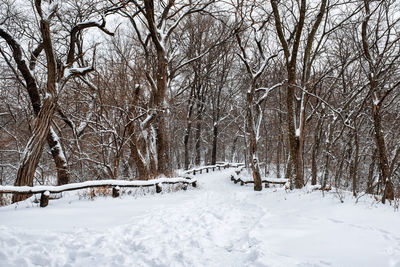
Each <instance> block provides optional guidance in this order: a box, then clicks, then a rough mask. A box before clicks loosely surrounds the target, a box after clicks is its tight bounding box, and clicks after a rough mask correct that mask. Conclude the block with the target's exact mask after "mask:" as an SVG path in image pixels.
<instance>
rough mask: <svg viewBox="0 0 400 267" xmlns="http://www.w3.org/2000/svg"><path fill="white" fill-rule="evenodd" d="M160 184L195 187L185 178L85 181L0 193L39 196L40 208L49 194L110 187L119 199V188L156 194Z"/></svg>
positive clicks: (3, 188) (6, 189) (14, 188)
mask: <svg viewBox="0 0 400 267" xmlns="http://www.w3.org/2000/svg"><path fill="white" fill-rule="evenodd" d="M162 184H183V185H184V187H183V189H184V190H186V189H187V185H188V184H191V185H192V186H193V187H196V186H197V180H196V179H192V178H190V177H186V178H159V179H153V180H148V181H122V180H99V181H87V182H82V183H72V184H66V185H59V186H44V185H40V186H7V185H6V186H0V193H6V194H7V193H8V194H39V193H40V194H41V197H40V207H42V208H43V207H46V206H47V205H48V204H49V196H50V194H55V193H61V192H65V191H73V190H79V189H86V188H93V187H106V186H111V187H112V196H113V197H114V198H115V197H119V189H120V187H150V186H155V187H156V192H157V193H161V191H162V187H161V185H162Z"/></svg>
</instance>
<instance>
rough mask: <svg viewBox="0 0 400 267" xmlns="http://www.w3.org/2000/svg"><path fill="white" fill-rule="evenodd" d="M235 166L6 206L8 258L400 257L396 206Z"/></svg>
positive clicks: (352, 262) (357, 260)
mask: <svg viewBox="0 0 400 267" xmlns="http://www.w3.org/2000/svg"><path fill="white" fill-rule="evenodd" d="M231 172H232V170H225V171H220V172H215V173H211V174H203V175H199V176H198V179H199V187H198V188H196V189H189V190H188V191H179V192H174V193H165V194H161V195H159V194H153V195H147V196H143V197H140V198H133V197H132V196H127V195H125V196H122V197H121V198H119V199H112V198H97V199H95V200H94V201H90V200H78V199H77V198H76V197H75V198H74V197H73V196H72V195H70V197H64V198H63V199H61V200H53V201H50V205H49V206H48V207H47V208H44V209H41V208H37V207H32V205H30V207H26V206H29V205H28V204H27V203H23V204H19V206H18V207H17V208H16V207H15V206H13V205H12V206H8V207H3V208H0V266H2V267H3V266H207V267H208V266H400V216H399V213H398V212H394V211H393V208H390V207H382V206H375V205H371V202H372V201H365V202H364V203H359V204H357V205H355V204H354V200H352V199H347V200H345V203H344V204H340V203H339V201H338V199H336V198H335V196H334V195H333V194H329V195H327V196H326V197H324V198H322V196H321V193H320V192H312V193H307V192H306V191H305V190H303V191H293V192H288V193H287V192H285V191H284V190H283V189H268V190H263V191H262V192H254V191H253V190H252V187H250V186H243V187H241V186H239V185H238V184H233V183H232V182H231V181H230V179H229V178H230V173H231Z"/></svg>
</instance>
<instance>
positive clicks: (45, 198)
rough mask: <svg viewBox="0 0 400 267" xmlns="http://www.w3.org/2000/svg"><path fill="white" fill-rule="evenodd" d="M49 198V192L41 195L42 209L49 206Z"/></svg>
mask: <svg viewBox="0 0 400 267" xmlns="http://www.w3.org/2000/svg"><path fill="white" fill-rule="evenodd" d="M49 197H50V192H49V191H45V192H43V193H42V194H41V196H40V207H41V208H44V207H47V205H49Z"/></svg>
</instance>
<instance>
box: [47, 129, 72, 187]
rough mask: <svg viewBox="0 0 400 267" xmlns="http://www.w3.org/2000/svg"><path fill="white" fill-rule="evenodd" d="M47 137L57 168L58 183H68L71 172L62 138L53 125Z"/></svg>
mask: <svg viewBox="0 0 400 267" xmlns="http://www.w3.org/2000/svg"><path fill="white" fill-rule="evenodd" d="M46 139H47V144H48V145H49V147H50V151H51V155H52V156H53V160H54V163H55V164H56V168H57V185H63V184H68V183H69V172H68V165H67V160H66V158H65V155H64V151H63V148H62V146H61V142H60V139H59V137H58V136H57V134H56V132H55V131H54V129H53V128H52V127H50V131H49V133H48V134H47V138H46Z"/></svg>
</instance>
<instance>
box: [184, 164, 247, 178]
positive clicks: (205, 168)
mask: <svg viewBox="0 0 400 267" xmlns="http://www.w3.org/2000/svg"><path fill="white" fill-rule="evenodd" d="M242 166H244V163H218V164H216V165H209V166H203V167H200V168H196V169H191V170H188V171H186V172H185V173H186V174H193V175H196V174H197V173H200V174H202V173H203V171H205V172H206V173H208V172H209V171H216V170H218V171H220V170H221V168H222V169H227V168H238V167H242Z"/></svg>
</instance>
